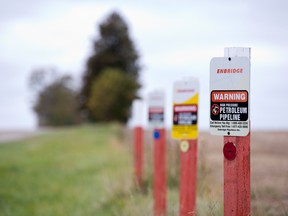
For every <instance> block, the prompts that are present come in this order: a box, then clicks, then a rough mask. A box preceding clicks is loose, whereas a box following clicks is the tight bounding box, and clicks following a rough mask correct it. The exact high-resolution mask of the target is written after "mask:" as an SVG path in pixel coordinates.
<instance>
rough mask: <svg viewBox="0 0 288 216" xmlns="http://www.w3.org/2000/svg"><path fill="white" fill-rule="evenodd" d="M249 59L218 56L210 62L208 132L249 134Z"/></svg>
mask: <svg viewBox="0 0 288 216" xmlns="http://www.w3.org/2000/svg"><path fill="white" fill-rule="evenodd" d="M249 92H250V60H249V58H247V57H234V58H230V57H219V58H213V59H212V60H211V63H210V133H211V134H213V135H221V136H229V135H230V136H247V135H248V133H249Z"/></svg>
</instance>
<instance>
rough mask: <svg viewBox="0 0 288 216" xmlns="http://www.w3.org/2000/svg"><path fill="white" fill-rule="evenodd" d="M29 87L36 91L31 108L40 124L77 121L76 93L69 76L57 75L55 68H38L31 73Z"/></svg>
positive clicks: (53, 124)
mask: <svg viewBox="0 0 288 216" xmlns="http://www.w3.org/2000/svg"><path fill="white" fill-rule="evenodd" d="M30 87H32V88H33V89H34V90H36V91H37V92H36V94H37V95H36V101H35V104H34V107H33V109H34V111H35V112H36V114H37V117H38V124H39V125H40V126H62V125H71V124H76V123H79V120H80V118H79V115H78V110H77V99H76V96H77V94H76V92H75V91H74V90H73V89H72V87H71V77H69V76H59V75H57V73H56V72H55V70H48V69H46V70H45V69H40V70H36V71H34V72H33V73H32V75H31V77H30Z"/></svg>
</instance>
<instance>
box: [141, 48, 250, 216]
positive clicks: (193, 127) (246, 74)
mask: <svg viewBox="0 0 288 216" xmlns="http://www.w3.org/2000/svg"><path fill="white" fill-rule="evenodd" d="M242 49H243V48H240V49H238V50H237V49H236V52H237V51H239V50H240V52H241V51H242ZM244 49H247V48H244ZM248 49H249V48H248ZM231 50H232V51H235V48H231ZM248 52H249V55H250V49H249V51H248ZM249 57H250V56H249ZM249 57H247V56H237V55H235V56H227V57H216V58H213V59H212V60H211V62H210V133H211V134H212V135H219V136H225V137H228V138H226V139H225V140H226V141H227V140H228V141H227V143H225V142H226V141H224V148H223V153H224V156H225V159H226V160H228V161H233V160H234V159H235V158H236V155H237V146H238V141H237V139H236V138H237V137H247V136H249V133H250V120H249V119H250V118H249V114H250V112H249V102H250V100H249V95H250V59H249ZM198 100H199V81H198V79H197V78H186V79H182V80H178V81H175V82H174V85H173V104H172V107H173V108H172V110H173V115H172V122H173V126H172V131H171V136H172V138H173V139H177V140H180V149H181V159H180V210H179V214H180V215H187V213H188V212H192V215H195V214H196V213H195V211H196V179H197V178H196V176H197V139H198V111H199V106H198ZM164 104H165V93H164V92H163V91H153V92H151V93H150V94H149V95H148V122H149V125H150V127H152V128H154V136H153V138H154V152H155V153H154V163H155V166H154V200H155V201H154V215H166V205H165V202H166V198H165V196H166V189H165V188H166V176H165V169H166V167H165V165H163V164H165V163H166V161H165V160H166V159H165V138H164V137H163V136H164V135H165V129H164V127H165V126H164V110H165V107H164ZM229 137H230V138H229ZM249 138H250V136H249ZM241 142H242V141H241V140H240V139H239V143H241ZM247 145H248V144H247ZM249 146H250V139H249ZM238 147H239V146H238ZM138 149H139V147H138ZM163 154H164V155H163ZM238 154H239V155H240V156H241V152H240V151H238ZM240 156H239V157H240ZM249 157H250V151H249ZM238 160H241V159H237V160H235V161H238ZM136 161H137V160H136ZM138 161H139V160H138ZM158 163H159V164H160V165H159V164H158ZM228 163H230V162H227V163H226V162H225V164H228ZM161 164H162V165H161ZM235 164H236V162H235ZM230 165H231V164H230ZM235 166H237V164H236V165H235ZM247 166H249V176H248V177H249V182H248V184H247V185H249V188H248V189H247V191H249V192H250V163H249V164H248V165H247ZM191 168H193V169H191ZM241 169H242V168H241ZM244 169H245V168H244ZM237 170H238V169H237ZM226 171H227V170H226ZM240 172H241V170H240ZM228 173H229V172H228ZM234 174H235V173H234ZM235 175H238V174H235ZM231 178H234V177H233V176H231V175H230V174H229V176H228V178H225V176H224V179H228V180H229V179H231ZM228 180H227V181H228ZM224 184H225V182H224ZM243 184H246V183H245V182H244V183H243ZM226 185H228V183H227V184H226ZM237 187H240V188H241V187H242V186H241V185H240V186H239V185H238V186H237ZM160 188H161V189H160ZM225 188H227V190H230V191H231V190H234V191H237V188H236V186H234V185H231V187H230V186H229V187H225ZM235 193H236V192H235ZM237 193H238V192H237ZM224 194H225V191H224ZM226 194H230V195H227V200H228V201H227V202H226V203H231V200H234V201H235V202H234V203H232V204H229V205H228V204H226V205H225V203H224V212H225V215H231V214H230V213H231V212H234V213H237V211H238V213H239V212H240V214H242V213H243V212H244V213H245V214H246V213H247V215H248V214H249V212H250V195H249V196H248V195H247V196H242V197H241V196H240V195H239V196H238V195H235V194H233V193H231V192H229V193H228V192H226ZM234 197H240V198H239V199H236V198H234ZM243 197H245V198H243ZM225 199H226V198H225ZM241 199H242V200H241ZM244 199H245V200H244ZM224 202H225V200H224ZM241 202H246V204H245V205H243V203H241ZM239 203H240V204H239ZM247 203H248V204H247ZM237 206H245V208H246V209H244V208H238V207H237ZM243 209H244V210H243ZM236 210H237V211H236ZM238 213H237V214H236V215H239V214H238ZM232 215H234V214H232Z"/></svg>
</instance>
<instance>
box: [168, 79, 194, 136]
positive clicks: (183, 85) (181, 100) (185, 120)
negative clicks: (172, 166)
mask: <svg viewBox="0 0 288 216" xmlns="http://www.w3.org/2000/svg"><path fill="white" fill-rule="evenodd" d="M198 91H199V82H198V80H197V79H187V80H184V81H176V82H175V83H174V90H173V127H172V138H174V139H196V138H197V137H198Z"/></svg>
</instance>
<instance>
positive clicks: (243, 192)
mask: <svg viewBox="0 0 288 216" xmlns="http://www.w3.org/2000/svg"><path fill="white" fill-rule="evenodd" d="M249 95H250V48H238V47H235V48H226V49H225V57H218V58H213V59H212V60H211V63H210V133H211V134H212V135H222V136H224V146H223V154H224V216H231V215H235V216H236V215H250V209H251V208H250V110H249V109H250V107H249V103H250V100H249Z"/></svg>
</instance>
